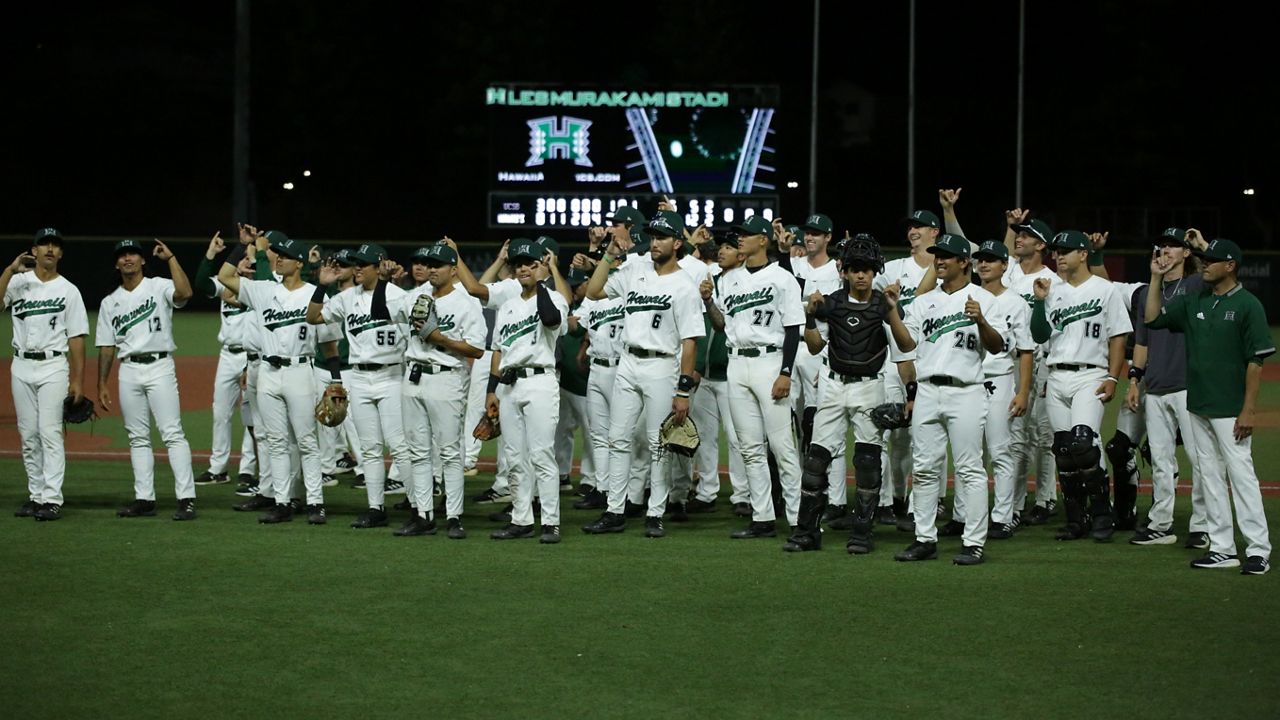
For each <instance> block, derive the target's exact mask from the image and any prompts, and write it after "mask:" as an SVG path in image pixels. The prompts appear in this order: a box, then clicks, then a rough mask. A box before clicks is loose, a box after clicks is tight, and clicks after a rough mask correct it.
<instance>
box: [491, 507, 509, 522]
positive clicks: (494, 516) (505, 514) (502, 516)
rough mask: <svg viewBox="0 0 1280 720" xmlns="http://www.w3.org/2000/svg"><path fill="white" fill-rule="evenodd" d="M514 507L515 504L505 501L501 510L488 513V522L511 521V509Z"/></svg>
mask: <svg viewBox="0 0 1280 720" xmlns="http://www.w3.org/2000/svg"><path fill="white" fill-rule="evenodd" d="M514 509H515V505H513V504H512V503H507V504H506V506H505V507H503V508H502V509H501V510H497V511H495V512H491V513H489V522H500V523H509V522H511V511H512V510H514Z"/></svg>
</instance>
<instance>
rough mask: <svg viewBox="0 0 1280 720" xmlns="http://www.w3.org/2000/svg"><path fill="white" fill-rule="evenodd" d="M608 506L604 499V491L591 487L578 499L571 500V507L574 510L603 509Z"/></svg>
mask: <svg viewBox="0 0 1280 720" xmlns="http://www.w3.org/2000/svg"><path fill="white" fill-rule="evenodd" d="M607 506H608V503H607V502H606V501H605V497H604V493H602V492H600V491H599V490H596V489H595V488H591V489H590V490H588V492H587V494H586V495H583V496H582V499H580V500H574V501H573V509H575V510H603V509H605V507H607Z"/></svg>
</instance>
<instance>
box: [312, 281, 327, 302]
mask: <svg viewBox="0 0 1280 720" xmlns="http://www.w3.org/2000/svg"><path fill="white" fill-rule="evenodd" d="M311 302H313V303H316V304H319V305H323V304H324V286H323V285H317V286H316V291H315V292H313V293H311Z"/></svg>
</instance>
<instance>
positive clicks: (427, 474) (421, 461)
mask: <svg viewBox="0 0 1280 720" xmlns="http://www.w3.org/2000/svg"><path fill="white" fill-rule="evenodd" d="M434 292H435V288H434V287H433V286H432V285H431V284H430V283H424V284H423V285H420V286H418V287H416V288H414V289H413V290H410V291H409V292H408V293H407V294H406V295H405V296H404V298H403V299H402V300H401V301H400V303H399V305H398V307H396V308H394V309H393V312H392V317H393V318H394V319H395V320H396V321H397V322H403V323H408V322H409V318H410V315H411V313H412V311H413V306H414V303H416V302H417V300H418V296H419V295H422V294H425V293H431V294H432V295H433V297H434ZM435 308H436V317H437V320H438V325H437V329H438V330H439V331H440V334H441V335H444V336H445V337H447V338H449V339H450V340H461V341H462V342H465V343H467V344H468V345H470V346H472V347H474V348H483V347H484V340H485V333H486V328H485V323H484V314H483V311H482V310H481V308H480V302H479V301H478V300H476V299H475V298H473V297H471V296H470V295H468V294H467V293H466V291H465V290H462V289H460V288H458V287H457V286H454V287H452V288H449V292H448V293H446V294H445V295H443V296H441V297H436V298H435ZM408 345H409V347H408V350H407V351H406V352H405V362H406V365H407V367H406V369H405V373H404V380H403V383H402V385H401V387H402V392H403V394H404V400H403V404H402V406H401V413H402V417H403V420H404V433H405V440H406V441H407V443H408V449H409V459H410V464H411V465H412V472H411V474H410V475H409V476H406V477H412V483H411V484H410V487H411V489H412V496H411V497H410V501H411V502H412V503H413V504H414V506H415V507H417V508H418V510H419V512H421V513H422V515H423V517H425V518H427V519H431V517H432V514H433V512H432V505H433V500H432V490H433V484H434V480H433V477H434V476H435V475H437V474H438V475H439V476H440V478H441V479H442V480H443V482H444V492H445V515H446V517H449V518H460V517H461V516H462V494H463V476H462V472H463V470H462V462H463V456H462V454H463V447H462V438H463V420H464V419H465V416H466V412H467V397H468V394H469V392H470V385H471V368H470V367H469V366H468V365H467V361H466V358H464V357H462V356H461V355H457V354H454V353H453V352H451V351H448V350H445V349H444V348H442V347H440V346H439V345H436V344H435V343H431V342H427V341H426V340H425V339H424V338H422V337H421V336H420V335H418V334H417V333H415V332H413V331H412V329H410V336H409V340H408ZM486 379H487V378H486ZM433 454H438V455H439V458H440V467H439V468H434V467H433V466H432V457H433Z"/></svg>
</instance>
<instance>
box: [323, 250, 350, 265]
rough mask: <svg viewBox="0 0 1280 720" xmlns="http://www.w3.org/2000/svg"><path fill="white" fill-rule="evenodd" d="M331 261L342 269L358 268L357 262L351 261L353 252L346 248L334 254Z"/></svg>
mask: <svg viewBox="0 0 1280 720" xmlns="http://www.w3.org/2000/svg"><path fill="white" fill-rule="evenodd" d="M329 259H330V260H333V262H334V263H335V264H337V265H340V266H342V267H355V266H356V261H355V260H352V259H351V251H350V250H348V249H346V248H343V249H341V250H339V251H338V252H336V253H334V254H333V255H332V256H331V257H330V258H329Z"/></svg>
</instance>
